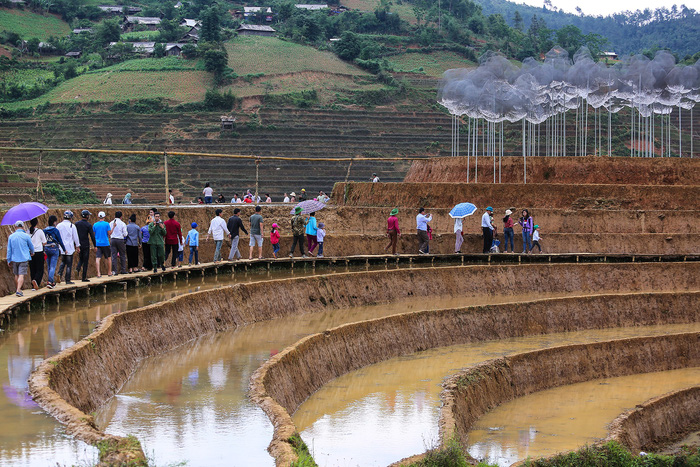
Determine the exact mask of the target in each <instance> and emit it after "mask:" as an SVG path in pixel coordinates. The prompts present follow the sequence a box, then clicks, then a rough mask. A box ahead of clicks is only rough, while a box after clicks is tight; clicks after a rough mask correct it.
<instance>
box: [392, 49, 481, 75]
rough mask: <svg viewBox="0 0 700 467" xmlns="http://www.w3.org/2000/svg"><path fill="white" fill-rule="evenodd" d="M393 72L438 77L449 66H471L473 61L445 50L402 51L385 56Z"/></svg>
mask: <svg viewBox="0 0 700 467" xmlns="http://www.w3.org/2000/svg"><path fill="white" fill-rule="evenodd" d="M387 61H388V62H389V64H390V65H391V68H392V69H393V70H394V71H395V72H403V73H420V74H425V75H427V76H433V77H435V78H439V77H441V76H442V74H443V73H444V72H445V70H449V69H451V68H473V67H475V66H476V65H475V63H474V62H471V61H469V60H467V59H465V58H464V57H462V56H461V55H459V54H456V53H454V52H447V51H436V52H432V53H429V54H423V53H403V54H399V55H394V56H391V57H388V58H387Z"/></svg>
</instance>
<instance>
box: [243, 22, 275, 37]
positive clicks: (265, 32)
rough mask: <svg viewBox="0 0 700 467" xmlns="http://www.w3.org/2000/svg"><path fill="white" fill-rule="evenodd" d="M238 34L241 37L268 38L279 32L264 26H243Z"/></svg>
mask: <svg viewBox="0 0 700 467" xmlns="http://www.w3.org/2000/svg"><path fill="white" fill-rule="evenodd" d="M236 32H237V33H238V34H239V35H241V36H268V37H272V36H274V35H275V33H276V32H277V31H275V30H274V29H272V28H271V27H270V26H263V25H257V24H241V25H240V26H239V27H238V29H236Z"/></svg>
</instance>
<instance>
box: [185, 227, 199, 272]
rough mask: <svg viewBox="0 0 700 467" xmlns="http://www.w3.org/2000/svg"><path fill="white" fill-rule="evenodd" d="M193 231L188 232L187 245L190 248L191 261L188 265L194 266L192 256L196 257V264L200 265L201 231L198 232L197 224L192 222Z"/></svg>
mask: <svg viewBox="0 0 700 467" xmlns="http://www.w3.org/2000/svg"><path fill="white" fill-rule="evenodd" d="M191 226H192V229H191V230H190V231H189V232H187V237H186V238H185V245H187V246H189V247H190V259H189V261H188V264H189V265H190V266H192V256H194V264H199V231H198V230H197V223H196V222H192V225H191Z"/></svg>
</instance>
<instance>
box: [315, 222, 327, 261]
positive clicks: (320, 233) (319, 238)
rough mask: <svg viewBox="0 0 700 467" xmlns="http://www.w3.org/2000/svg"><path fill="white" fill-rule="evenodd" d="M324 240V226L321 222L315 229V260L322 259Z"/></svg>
mask: <svg viewBox="0 0 700 467" xmlns="http://www.w3.org/2000/svg"><path fill="white" fill-rule="evenodd" d="M325 239H326V224H324V223H323V222H321V223H319V224H318V228H317V229H316V243H318V254H317V255H316V257H317V258H323V242H324V241H325Z"/></svg>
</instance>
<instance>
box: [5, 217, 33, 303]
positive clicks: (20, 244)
mask: <svg viewBox="0 0 700 467" xmlns="http://www.w3.org/2000/svg"><path fill="white" fill-rule="evenodd" d="M15 227H16V229H15V231H14V232H13V233H12V234H11V235H10V236H9V237H8V238H7V264H8V266H10V269H12V273H13V274H14V275H15V288H16V292H15V295H17V296H18V297H22V296H24V293H23V292H22V286H23V285H24V276H25V274H27V268H28V266H29V261H30V260H31V259H32V256H33V255H34V245H33V244H32V238H31V237H30V236H29V235H27V232H25V231H24V222H22V221H17V222H15Z"/></svg>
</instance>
